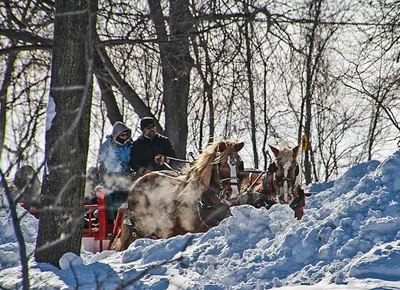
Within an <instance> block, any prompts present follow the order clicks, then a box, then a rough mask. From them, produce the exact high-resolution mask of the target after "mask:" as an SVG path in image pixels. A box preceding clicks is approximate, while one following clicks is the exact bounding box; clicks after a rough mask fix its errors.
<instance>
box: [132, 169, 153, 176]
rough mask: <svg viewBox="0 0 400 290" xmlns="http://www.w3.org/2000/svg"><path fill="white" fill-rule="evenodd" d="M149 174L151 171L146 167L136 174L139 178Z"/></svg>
mask: <svg viewBox="0 0 400 290" xmlns="http://www.w3.org/2000/svg"><path fill="white" fill-rule="evenodd" d="M149 172H151V170H149V169H147V168H146V167H140V168H139V170H138V171H137V173H136V174H137V176H143V175H145V174H146V173H149Z"/></svg>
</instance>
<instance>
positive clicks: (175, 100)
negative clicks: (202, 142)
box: [148, 0, 193, 158]
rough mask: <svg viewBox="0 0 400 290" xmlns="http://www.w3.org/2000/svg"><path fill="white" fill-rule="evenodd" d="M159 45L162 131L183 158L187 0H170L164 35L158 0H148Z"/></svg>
mask: <svg viewBox="0 0 400 290" xmlns="http://www.w3.org/2000/svg"><path fill="white" fill-rule="evenodd" d="M148 3H149V6H150V11H151V12H150V15H151V18H152V20H153V21H154V24H155V28H156V34H157V40H158V43H159V48H160V56H161V66H162V76H163V89H164V92H163V103H164V106H165V129H166V130H165V131H166V134H167V135H168V137H169V138H170V139H171V142H172V145H173V146H174V148H175V151H176V154H177V156H178V157H180V158H185V155H186V143H187V136H188V125H187V106H188V98H189V79H190V71H191V69H192V66H193V59H192V58H191V56H190V52H189V33H190V31H191V29H192V26H193V19H192V15H191V14H190V10H189V2H188V1H186V0H171V1H170V17H169V20H170V22H169V23H170V27H169V31H170V37H169V38H168V36H167V29H166V27H165V22H164V15H163V13H162V8H161V3H160V0H148Z"/></svg>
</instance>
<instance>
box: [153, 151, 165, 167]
mask: <svg viewBox="0 0 400 290" xmlns="http://www.w3.org/2000/svg"><path fill="white" fill-rule="evenodd" d="M154 162H155V163H156V164H158V165H160V166H163V165H164V162H165V156H164V155H162V154H157V155H156V156H155V157H154Z"/></svg>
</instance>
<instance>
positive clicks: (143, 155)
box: [130, 117, 176, 176]
mask: <svg viewBox="0 0 400 290" xmlns="http://www.w3.org/2000/svg"><path fill="white" fill-rule="evenodd" d="M140 129H141V130H142V135H140V136H139V137H138V138H137V139H136V140H135V141H134V142H133V144H132V149H131V161H130V166H131V168H132V169H133V170H134V171H136V174H137V175H138V176H140V175H143V173H145V172H146V171H158V170H163V169H169V168H168V166H166V165H165V164H163V162H161V164H160V162H156V160H155V158H156V156H157V155H161V158H163V157H173V158H176V154H175V151H174V148H173V147H172V144H171V142H170V141H169V139H168V138H167V137H165V136H163V135H160V134H159V133H157V132H156V124H155V122H154V119H153V118H152V117H145V118H143V119H142V120H141V121H140ZM157 158H159V157H157ZM163 161H164V162H169V161H168V158H165V159H164V160H163Z"/></svg>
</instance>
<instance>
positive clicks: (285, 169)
mask: <svg viewBox="0 0 400 290" xmlns="http://www.w3.org/2000/svg"><path fill="white" fill-rule="evenodd" d="M270 148H271V151H272V153H273V154H274V156H275V160H274V161H273V162H272V163H271V164H270V166H269V168H268V170H267V172H260V173H256V172H250V173H246V170H245V171H244V172H243V173H242V178H243V180H242V184H241V192H242V194H241V197H240V200H239V204H250V205H253V206H254V207H257V208H260V207H266V208H270V207H271V206H272V205H274V204H277V203H279V204H289V205H290V207H291V208H292V209H293V210H294V211H295V216H296V218H297V219H298V220H300V219H301V218H302V217H303V207H304V206H305V196H304V191H303V190H302V189H301V187H300V166H299V163H298V160H297V157H298V154H299V150H300V144H299V145H297V146H296V147H294V148H290V147H283V148H281V149H278V148H276V147H273V146H271V145H270Z"/></svg>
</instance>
